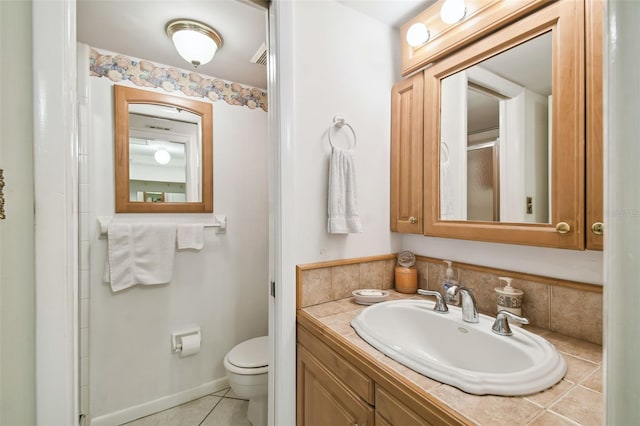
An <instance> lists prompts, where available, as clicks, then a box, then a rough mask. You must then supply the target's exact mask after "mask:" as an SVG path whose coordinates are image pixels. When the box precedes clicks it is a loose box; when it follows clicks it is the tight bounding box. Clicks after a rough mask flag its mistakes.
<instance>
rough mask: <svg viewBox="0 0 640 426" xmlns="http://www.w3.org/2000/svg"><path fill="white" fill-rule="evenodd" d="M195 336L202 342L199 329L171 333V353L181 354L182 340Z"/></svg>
mask: <svg viewBox="0 0 640 426" xmlns="http://www.w3.org/2000/svg"><path fill="white" fill-rule="evenodd" d="M195 335H197V336H198V337H200V340H202V333H201V331H200V327H193V328H189V329H185V330H181V331H174V332H173V333H171V351H172V352H181V351H182V339H183V338H184V337H187V336H195Z"/></svg>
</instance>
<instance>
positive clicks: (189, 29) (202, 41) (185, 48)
mask: <svg viewBox="0 0 640 426" xmlns="http://www.w3.org/2000/svg"><path fill="white" fill-rule="evenodd" d="M165 30H166V32H167V35H168V36H169V38H170V39H171V40H172V41H173V44H174V45H175V46H176V50H177V51H178V53H179V54H180V56H182V57H183V58H184V59H185V60H186V61H187V62H191V64H193V66H194V67H196V68H197V67H198V65H203V64H206V63H207V62H209V61H211V59H213V55H215V54H216V51H217V50H218V49H219V48H221V47H222V37H220V34H218V33H217V32H216V31H215V30H214V29H213V28H211V27H210V26H208V25H205V24H203V23H201V22H197V21H192V20H189V19H176V20H175V21H171V22H169V23H168V24H167V27H166V28H165Z"/></svg>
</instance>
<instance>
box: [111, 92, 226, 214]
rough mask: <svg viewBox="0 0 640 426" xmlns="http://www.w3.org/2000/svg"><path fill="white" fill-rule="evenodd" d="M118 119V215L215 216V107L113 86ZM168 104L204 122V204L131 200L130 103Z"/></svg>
mask: <svg viewBox="0 0 640 426" xmlns="http://www.w3.org/2000/svg"><path fill="white" fill-rule="evenodd" d="M113 90H114V117H115V146H114V148H115V179H116V182H115V192H116V193H115V197H116V209H115V210H116V213H211V212H213V107H212V105H211V104H210V103H207V102H199V101H196V100H193V99H188V98H182V97H179V96H172V95H168V94H165V93H157V92H151V91H148V90H141V89H136V88H133V87H127V86H120V85H115V86H113ZM132 103H135V104H155V105H168V106H171V107H176V108H181V109H183V110H187V111H189V112H192V113H193V114H196V115H199V116H200V117H201V120H202V123H201V127H202V158H201V162H202V201H201V202H190V203H144V202H132V201H130V200H129V104H132Z"/></svg>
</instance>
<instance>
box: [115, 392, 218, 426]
mask: <svg viewBox="0 0 640 426" xmlns="http://www.w3.org/2000/svg"><path fill="white" fill-rule="evenodd" d="M220 399H221V398H220V397H217V396H212V395H207V396H205V397H203V398H199V399H196V400H194V401H190V402H187V403H185V404H182V405H178V406H177V407H173V408H171V409H168V410H164V411H161V412H159V413H156V414H152V415H150V416H147V417H143V418H141V419H138V420H135V421H133V422H130V423H126V424H125V425H126V426H196V425H198V424H200V422H201V421H202V420H203V419H204V418H205V417H206V416H207V414H209V412H210V411H211V409H212V408H213V407H214V406H215V405H216V403H217V402H218V401H220ZM123 426H124V425H123Z"/></svg>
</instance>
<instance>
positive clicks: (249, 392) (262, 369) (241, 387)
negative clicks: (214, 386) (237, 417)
mask: <svg viewBox="0 0 640 426" xmlns="http://www.w3.org/2000/svg"><path fill="white" fill-rule="evenodd" d="M268 345H269V338H268V337H267V336H262V337H255V338H253V339H249V340H246V341H244V342H242V343H239V344H238V345H236V346H235V347H234V348H233V349H231V350H230V351H229V353H228V354H227V355H226V356H225V357H224V368H226V370H227V379H229V385H230V386H231V389H233V391H234V392H235V393H236V394H237V395H238V396H239V397H241V398H247V399H248V400H249V407H248V409H247V418H248V419H249V421H250V422H251V424H252V425H253V426H266V425H267V388H268V386H267V384H268V371H269V365H268V364H269V354H268Z"/></svg>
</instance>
